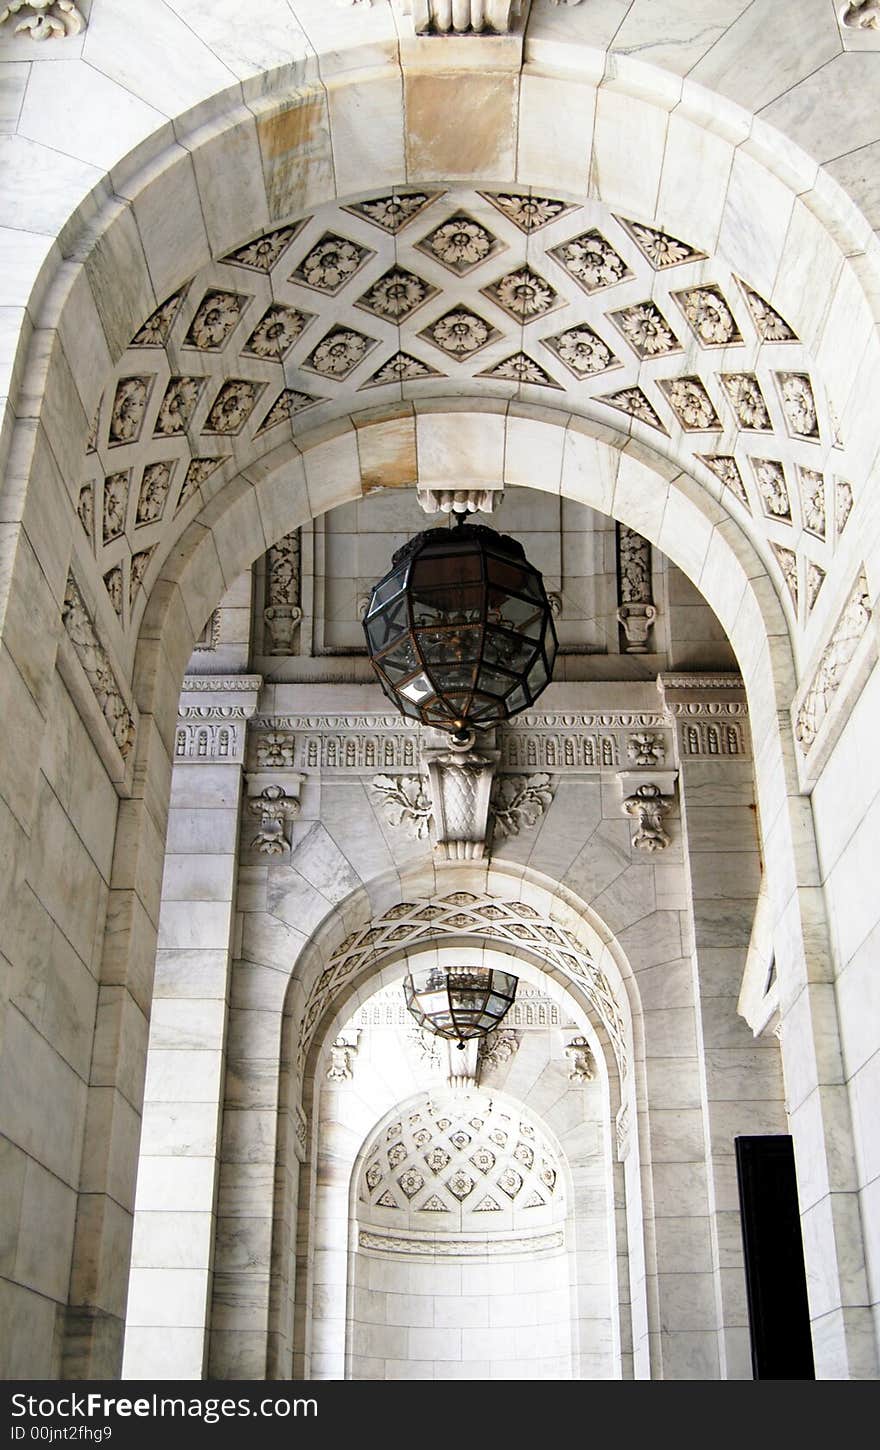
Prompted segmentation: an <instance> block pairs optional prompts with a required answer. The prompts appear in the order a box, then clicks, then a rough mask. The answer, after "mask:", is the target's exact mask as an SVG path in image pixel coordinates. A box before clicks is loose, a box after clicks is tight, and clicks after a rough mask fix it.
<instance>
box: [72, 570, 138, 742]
mask: <svg viewBox="0 0 880 1450" xmlns="http://www.w3.org/2000/svg"><path fill="white" fill-rule="evenodd" d="M61 617H62V619H63V621H64V627H65V629H66V630H67V634H68V637H69V639H70V642H71V644H72V645H73V648H74V651H75V653H76V656H77V659H78V660H79V662H80V664H81V665H82V667H83V669H84V671H85V673H86V676H87V678H88V681H89V684H90V685H91V687H92V690H93V692H94V695H95V699H96V700H97V702H98V706H99V708H100V711H101V714H102V715H103V717H104V719H105V721H106V723H107V728H108V729H109V731H110V734H111V735H112V737H113V742H114V744H115V745H116V748H117V750H118V751H119V753H120V755H121V756H122V758H123V760H125V759H127V757H128V755H129V754H130V753H131V749H132V746H133V745H134V738H135V727H134V721H133V720H132V718H131V713H130V711H129V709H128V707H127V705H126V704H125V701H124V699H123V697H122V691H121V690H120V688H119V685H118V683H117V680H116V676H115V675H114V673H113V667H112V665H111V664H110V660H109V658H108V656H107V653H106V651H105V650H104V648H103V647H102V645H101V644H100V643H99V641H98V637H97V635H96V633H95V628H94V625H93V624H92V621H91V619H90V618H89V615H88V611H87V610H86V607H85V604H84V603H83V598H82V595H81V594H80V592H79V589H78V587H77V584H76V582H75V580H74V578H73V575H72V574H68V576H67V587H66V589H65V591H64V604H63V606H62V610H61Z"/></svg>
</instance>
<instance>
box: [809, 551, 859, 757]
mask: <svg viewBox="0 0 880 1450" xmlns="http://www.w3.org/2000/svg"><path fill="white" fill-rule="evenodd" d="M871 612H872V611H871V597H870V595H869V593H868V581H867V579H866V578H865V575H864V573H861V574H860V575H859V577H858V581H857V583H856V586H855V588H854V589H853V591H852V593H851V594H850V597H849V599H848V600H847V602H846V605H845V607H844V610H843V613H842V614H841V616H840V618H839V620H838V621H837V625H836V626H835V629H834V633H833V634H832V636H831V638H830V640H829V641H828V643H827V645H826V646H825V649H824V650H823V651H822V657H821V659H820V660H819V665H818V668H817V670H816V673H815V675H814V676H813V679H812V682H811V684H810V687H809V689H808V691H807V693H806V695H805V696H804V699H803V701H802V703H801V705H800V708H799V709H798V712H797V716H796V718H795V735H796V737H797V740H798V743H799V745H800V748H801V750H802V751H803V753H804V755H808V754H809V752H810V750H811V749H812V748H813V744H814V741H815V739H816V736H817V735H818V733H819V731H820V729H821V727H822V724H823V721H824V720H825V718H826V716H827V715H828V714H829V713H830V711H831V710H832V708H833V705H834V700H835V696H836V695H837V692H838V690H839V689H840V686H841V684H842V683H843V680H844V679H845V677H846V675H847V672H848V669H849V666H850V664H851V662H852V660H853V658H854V656H855V654H856V651H857V650H858V648H859V645H860V643H861V641H862V638H863V636H864V634H865V631H866V630H867V628H868V625H869V623H870V620H871Z"/></svg>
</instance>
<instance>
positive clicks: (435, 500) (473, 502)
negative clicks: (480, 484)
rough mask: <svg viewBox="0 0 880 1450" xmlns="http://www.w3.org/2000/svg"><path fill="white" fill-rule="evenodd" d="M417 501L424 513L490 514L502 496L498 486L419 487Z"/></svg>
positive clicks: (502, 493) (501, 490)
mask: <svg viewBox="0 0 880 1450" xmlns="http://www.w3.org/2000/svg"><path fill="white" fill-rule="evenodd" d="M418 496H419V503H420V504H421V506H422V508H423V509H424V511H425V513H426V514H437V513H441V514H475V513H481V514H491V513H493V512H494V509H495V505H496V504H500V503H501V501H502V499H503V498H504V490H503V489H500V488H420V489H419V490H418Z"/></svg>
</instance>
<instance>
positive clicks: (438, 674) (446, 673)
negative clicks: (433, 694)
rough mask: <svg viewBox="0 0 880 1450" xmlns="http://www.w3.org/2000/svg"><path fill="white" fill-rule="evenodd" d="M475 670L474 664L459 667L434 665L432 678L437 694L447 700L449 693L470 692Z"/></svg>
mask: <svg viewBox="0 0 880 1450" xmlns="http://www.w3.org/2000/svg"><path fill="white" fill-rule="evenodd" d="M476 670H477V666H476V664H468V663H465V664H461V665H435V666H434V669H433V678H434V683H435V686H436V689H437V694H438V695H443V696H444V697H445V698H446V699H447V700H448V699H449V697H450V691H459V690H468V691H470V690H472V689H473V687H474V675H475V674H476Z"/></svg>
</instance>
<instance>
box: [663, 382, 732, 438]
mask: <svg viewBox="0 0 880 1450" xmlns="http://www.w3.org/2000/svg"><path fill="white" fill-rule="evenodd" d="M660 387H661V389H662V391H663V392H664V393H665V395H666V400H667V402H668V403H669V406H670V407H671V408H672V411H673V412H674V413H675V416H676V418H677V419H678V421H679V423H680V424H681V426H682V428H684V430H685V432H687V433H698V432H706V431H707V429H715V428H720V427H721V419H720V418H719V417H718V414H717V413H716V412H715V409H714V407H713V405H712V399H711V398H710V397H709V394H708V393H707V392H706V389H705V388H704V387H703V384H702V383H701V382H700V379H699V378H696V377H689V378H670V379H668V380H665V381H663V382H661V384H660Z"/></svg>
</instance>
